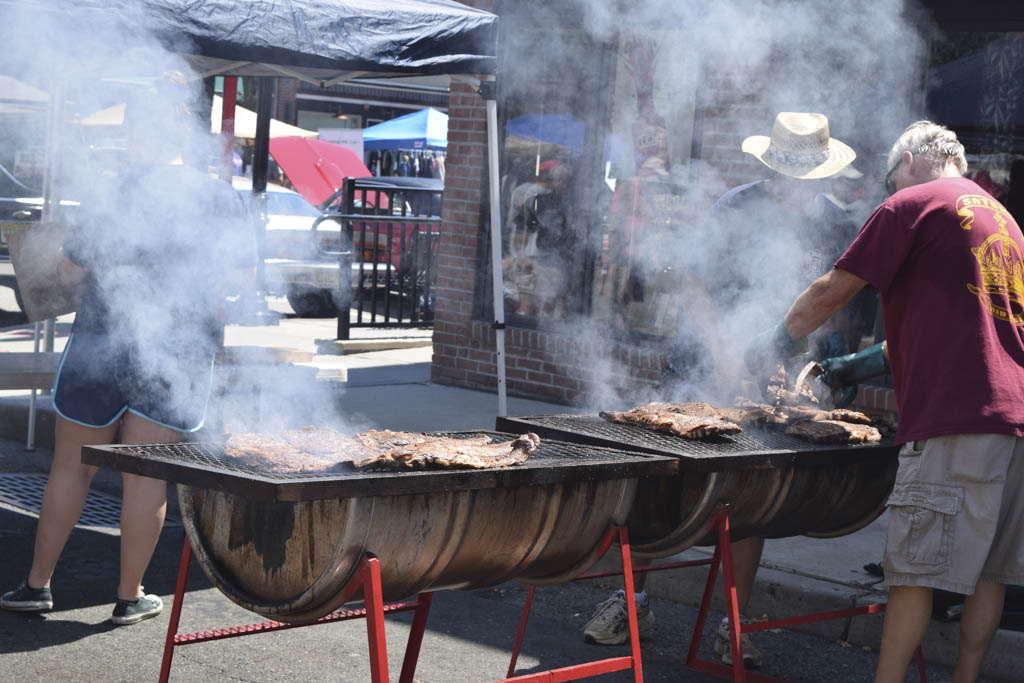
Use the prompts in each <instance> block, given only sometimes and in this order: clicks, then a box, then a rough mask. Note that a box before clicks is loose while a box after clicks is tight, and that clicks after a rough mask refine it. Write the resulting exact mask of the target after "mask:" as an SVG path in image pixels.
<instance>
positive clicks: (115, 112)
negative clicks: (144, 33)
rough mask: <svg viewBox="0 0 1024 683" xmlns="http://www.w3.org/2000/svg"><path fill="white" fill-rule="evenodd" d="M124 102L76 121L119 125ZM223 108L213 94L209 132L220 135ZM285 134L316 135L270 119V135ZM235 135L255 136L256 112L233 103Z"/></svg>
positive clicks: (276, 136)
mask: <svg viewBox="0 0 1024 683" xmlns="http://www.w3.org/2000/svg"><path fill="white" fill-rule="evenodd" d="M124 109H125V104H124V103H123V102H122V103H121V104H115V105H114V106H112V107H107V108H106V109H101V110H99V111H97V112H93V113H92V114H89V115H88V116H83V117H82V118H81V119H79V120H78V121H77V123H80V124H82V125H83V126H119V125H121V124H122V123H123V122H124ZM223 110H224V102H223V100H222V99H221V96H220V95H214V96H213V107H212V109H211V110H210V132H211V133H213V134H214V135H220V122H221V114H222V113H223ZM286 136H299V137H304V138H313V137H316V131H312V130H305V129H304V128H299V127H298V126H292V125H290V124H287V123H285V122H284V121H278V120H277V119H270V137H272V138H282V137H286ZM235 137H236V138H248V139H252V138H255V137H256V112H254V111H253V110H251V109H246V108H245V107H240V106H238V105H235Z"/></svg>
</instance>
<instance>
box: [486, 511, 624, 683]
mask: <svg viewBox="0 0 1024 683" xmlns="http://www.w3.org/2000/svg"><path fill="white" fill-rule="evenodd" d="M616 538H618V541H619V547H620V548H621V549H622V569H623V571H621V572H614V573H615V574H622V577H623V581H624V583H625V591H626V595H627V596H630V597H632V595H633V592H634V591H633V563H632V559H631V558H630V555H629V534H628V532H627V531H626V527H624V526H620V527H614V526H613V527H610V528H609V529H608V531H607V532H605V535H604V537H603V538H602V539H601V543H600V544H599V545H598V552H597V557H596V558H595V560H594V562H595V563H596V562H597V561H598V560H600V559H601V558H602V557H603V556H604V554H605V553H606V552H608V549H609V548H610V547H611V545H612V542H613V541H614V540H615V539H616ZM580 578H582V577H580ZM573 580H574V581H579V580H580V579H573ZM535 590H536V586H530V589H529V590H528V591H527V593H526V604H525V605H523V616H522V618H521V619H520V620H519V630H518V632H517V633H516V642H515V645H514V646H513V648H512V660H511V662H509V665H508V677H507V678H504V679H502V680H501V681H496V682H495V683H504V682H505V681H517V682H518V681H536V682H537V683H540V682H541V681H544V682H547V683H554V682H555V681H575V680H579V679H581V678H587V677H589V676H599V675H601V674H607V673H612V672H613V671H624V670H626V669H632V670H633V680H634V681H636V683H641V681H643V680H644V674H643V668H642V663H641V661H640V632H639V630H638V629H637V623H636V603H635V602H634V601H633V600H632V599H627V600H626V614H627V615H628V617H629V650H630V654H629V656H628V657H611V658H609V659H598V660H594V661H592V662H586V663H584V664H574V665H572V666H567V667H563V668H561V669H551V670H550V671H541V672H538V673H532V674H525V675H522V676H514V674H515V671H516V660H518V659H519V650H520V648H521V647H522V644H523V634H524V633H525V631H526V620H527V619H528V618H529V616H530V606H531V605H532V604H533V594H534V591H535Z"/></svg>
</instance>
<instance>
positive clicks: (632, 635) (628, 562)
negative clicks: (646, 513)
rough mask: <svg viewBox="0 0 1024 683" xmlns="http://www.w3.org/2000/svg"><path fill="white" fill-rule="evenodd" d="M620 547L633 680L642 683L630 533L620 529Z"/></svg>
mask: <svg viewBox="0 0 1024 683" xmlns="http://www.w3.org/2000/svg"><path fill="white" fill-rule="evenodd" d="M619 546H620V547H621V548H622V578H623V580H624V582H625V584H626V586H625V588H626V614H628V615H629V649H630V653H631V654H632V658H633V680H634V681H635V682H636V683H642V682H643V680H644V671H643V666H642V664H641V662H640V627H639V626H638V625H637V621H636V593H635V589H634V587H633V561H632V559H631V558H630V555H629V532H628V531H626V527H624V526H622V527H619Z"/></svg>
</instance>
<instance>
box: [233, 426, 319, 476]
mask: <svg viewBox="0 0 1024 683" xmlns="http://www.w3.org/2000/svg"><path fill="white" fill-rule="evenodd" d="M223 453H224V455H225V456H226V457H228V458H232V459H234V460H238V461H240V462H242V463H243V464H245V465H248V466H250V467H253V468H255V469H258V470H262V471H264V472H329V471H331V470H332V469H334V468H335V466H336V465H337V464H338V458H333V457H329V456H327V454H318V455H314V454H312V453H309V452H307V451H305V450H303V449H301V448H299V447H297V446H296V445H295V444H294V443H290V442H289V441H288V439H287V438H285V437H284V436H275V435H272V434H258V433H257V434H232V435H231V436H230V437H229V438H228V440H227V441H226V442H225V443H224V451H223ZM325 456H327V457H325Z"/></svg>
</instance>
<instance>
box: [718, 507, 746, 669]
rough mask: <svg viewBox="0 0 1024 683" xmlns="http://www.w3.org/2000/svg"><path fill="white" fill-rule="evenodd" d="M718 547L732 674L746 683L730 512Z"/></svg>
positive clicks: (721, 527) (725, 515) (721, 523)
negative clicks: (727, 618) (730, 536)
mask: <svg viewBox="0 0 1024 683" xmlns="http://www.w3.org/2000/svg"><path fill="white" fill-rule="evenodd" d="M718 545H719V546H720V547H721V548H722V584H723V586H724V588H725V607H726V614H727V616H728V617H729V642H730V645H731V647H732V650H731V652H732V672H733V680H734V681H735V682H736V683H745V682H746V680H747V672H746V669H745V667H744V666H743V645H742V641H741V640H740V634H741V633H742V626H741V625H740V611H739V607H738V606H737V604H736V580H735V575H734V574H733V568H732V541H731V540H730V539H729V512H728V510H726V511H724V512H723V513H722V516H721V518H720V519H719V524H718Z"/></svg>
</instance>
